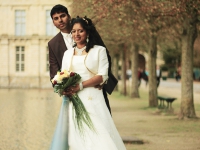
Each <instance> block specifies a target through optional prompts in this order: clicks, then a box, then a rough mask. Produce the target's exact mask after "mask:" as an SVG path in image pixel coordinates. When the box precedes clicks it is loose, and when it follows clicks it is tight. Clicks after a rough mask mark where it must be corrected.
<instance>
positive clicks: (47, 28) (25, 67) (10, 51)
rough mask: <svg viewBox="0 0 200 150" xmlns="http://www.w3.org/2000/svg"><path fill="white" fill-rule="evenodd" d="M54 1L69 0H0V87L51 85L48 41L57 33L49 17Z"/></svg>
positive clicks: (45, 86)
mask: <svg viewBox="0 0 200 150" xmlns="http://www.w3.org/2000/svg"><path fill="white" fill-rule="evenodd" d="M56 4H62V5H65V6H66V7H68V8H69V6H70V4H71V1H70V0H51V1H48V0H8V1H5V0H0V14H1V16H2V17H0V22H1V23H0V68H1V70H0V88H49V87H51V83H50V80H49V63H48V61H49V57H48V48H47V43H48V41H49V40H50V39H51V38H52V37H53V36H54V35H56V34H57V33H58V32H59V31H58V30H57V29H56V28H55V26H54V25H53V23H52V19H51V17H50V10H51V8H52V7H53V6H54V5H56ZM69 12H70V9H69Z"/></svg>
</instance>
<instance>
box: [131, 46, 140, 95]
mask: <svg viewBox="0 0 200 150" xmlns="http://www.w3.org/2000/svg"><path fill="white" fill-rule="evenodd" d="M134 46H135V47H133V46H132V47H131V71H132V83H131V87H132V88H131V97H132V98H139V97H140V96H139V91H138V50H139V46H138V45H137V44H136V45H134Z"/></svg>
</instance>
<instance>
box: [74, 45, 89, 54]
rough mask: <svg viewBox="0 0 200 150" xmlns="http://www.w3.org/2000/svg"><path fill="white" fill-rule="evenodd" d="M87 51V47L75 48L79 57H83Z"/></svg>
mask: <svg viewBox="0 0 200 150" xmlns="http://www.w3.org/2000/svg"><path fill="white" fill-rule="evenodd" d="M85 49H86V46H84V47H83V48H80V49H79V48H78V47H77V46H76V47H75V51H76V53H77V55H82V53H83V51H84V50H85Z"/></svg>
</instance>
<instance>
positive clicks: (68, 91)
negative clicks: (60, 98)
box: [63, 84, 80, 97]
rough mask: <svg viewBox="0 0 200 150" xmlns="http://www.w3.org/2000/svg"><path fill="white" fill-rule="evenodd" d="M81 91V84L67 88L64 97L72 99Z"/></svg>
mask: <svg viewBox="0 0 200 150" xmlns="http://www.w3.org/2000/svg"><path fill="white" fill-rule="evenodd" d="M79 90H80V87H79V84H76V85H74V86H71V87H69V88H67V89H66V90H65V91H64V92H63V95H66V96H68V97H71V96H72V95H73V94H74V93H77V92H78V91H79Z"/></svg>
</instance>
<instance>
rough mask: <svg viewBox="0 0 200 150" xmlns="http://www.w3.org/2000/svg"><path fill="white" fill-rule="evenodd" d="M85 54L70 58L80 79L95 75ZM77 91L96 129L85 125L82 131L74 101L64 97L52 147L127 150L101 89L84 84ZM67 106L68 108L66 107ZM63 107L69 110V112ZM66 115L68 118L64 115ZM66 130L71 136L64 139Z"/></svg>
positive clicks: (52, 149)
mask: <svg viewBox="0 0 200 150" xmlns="http://www.w3.org/2000/svg"><path fill="white" fill-rule="evenodd" d="M85 57H86V55H81V56H76V55H74V56H72V61H71V69H72V70H73V71H74V72H76V73H78V74H80V76H81V81H85V80H88V79H90V78H91V77H93V76H94V74H92V73H91V72H90V71H88V69H87V68H86V67H85V65H84V59H85ZM62 69H64V68H62ZM77 94H78V96H79V97H80V99H81V101H82V102H83V104H84V106H85V108H86V110H87V111H88V113H89V115H90V118H91V120H92V123H93V125H94V128H95V132H94V131H93V130H90V129H89V128H88V127H87V126H86V125H85V126H84V133H83V134H81V133H80V132H79V129H78V128H77V124H76V120H75V117H74V114H75V112H74V110H73V104H72V103H71V102H66V101H65V99H64V100H63V105H62V109H61V112H60V115H59V120H60V121H58V123H57V129H56V131H55V134H54V140H53V142H52V145H53V146H52V147H51V150H68V149H69V150H126V148H125V145H124V143H123V141H122V139H121V137H120V135H119V133H118V131H117V129H116V127H115V124H114V122H113V119H112V117H111V114H110V112H109V110H108V108H107V106H106V103H105V99H104V96H103V92H102V90H99V89H97V88H94V87H89V88H84V89H83V90H81V91H79V92H78V93H77ZM67 107H68V108H69V109H66V108H67ZM63 110H68V113H66V112H65V111H63ZM67 115H68V117H69V120H66V118H64V117H67ZM62 118H64V119H62ZM63 120H64V121H63ZM56 134H57V136H56ZM67 134H68V139H67V142H65V140H63V139H66V136H67ZM60 142H62V143H60ZM62 145H63V146H62ZM66 145H68V148H66V147H67V146H66Z"/></svg>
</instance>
